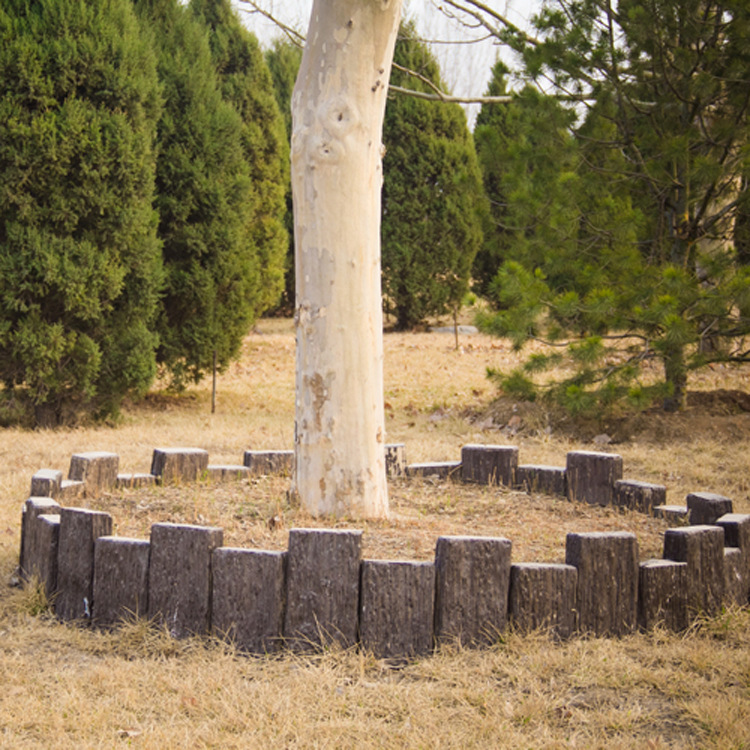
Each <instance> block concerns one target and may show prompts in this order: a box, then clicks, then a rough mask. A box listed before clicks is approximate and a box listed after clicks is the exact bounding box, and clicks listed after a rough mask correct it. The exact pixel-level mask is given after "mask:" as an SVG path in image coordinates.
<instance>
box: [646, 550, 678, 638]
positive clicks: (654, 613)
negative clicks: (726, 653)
mask: <svg viewBox="0 0 750 750" xmlns="http://www.w3.org/2000/svg"><path fill="white" fill-rule="evenodd" d="M687 589H688V566H687V563H684V562H675V561H673V560H645V561H644V562H642V563H641V564H640V565H639V566H638V626H639V627H640V628H641V629H642V630H651V629H652V628H654V627H655V626H657V625H663V626H664V627H665V628H667V629H668V630H673V631H676V632H679V631H681V630H684V629H685V628H687V626H688V625H689V624H690V620H689V616H688V606H687V604H688V597H687Z"/></svg>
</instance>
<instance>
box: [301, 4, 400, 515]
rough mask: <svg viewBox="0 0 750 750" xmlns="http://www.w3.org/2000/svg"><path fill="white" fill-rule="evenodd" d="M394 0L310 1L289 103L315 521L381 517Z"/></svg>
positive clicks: (308, 504) (304, 437) (307, 465)
mask: <svg viewBox="0 0 750 750" xmlns="http://www.w3.org/2000/svg"><path fill="white" fill-rule="evenodd" d="M400 6H401V0H315V2H314V4H313V8H312V15H311V18H310V26H309V30H308V35H307V45H306V47H305V52H304V55H303V58H302V65H301V67H300V72H299V76H298V78H297V83H296V85H295V89H294V95H293V98H292V116H293V121H294V125H293V132H292V190H293V195H294V224H295V245H296V253H297V255H296V261H295V264H296V288H297V300H296V311H295V325H296V332H297V382H296V426H295V433H296V434H295V459H296V460H295V476H294V491H295V492H296V493H297V494H298V495H299V497H300V499H301V501H302V503H303V505H304V507H305V508H306V509H307V510H308V511H309V512H310V513H312V514H313V515H315V516H318V515H337V516H340V515H355V516H360V517H384V516H387V514H388V491H387V485H386V473H385V416H384V409H383V333H382V332H383V317H382V303H381V290H380V214H381V207H380V196H381V188H382V181H383V175H382V163H381V162H382V128H383V114H384V111H385V101H386V94H387V89H388V80H389V77H390V69H391V61H392V58H393V48H394V45H395V41H396V34H397V32H398V25H399V18H400V10H401V8H400Z"/></svg>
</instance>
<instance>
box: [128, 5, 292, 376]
mask: <svg viewBox="0 0 750 750" xmlns="http://www.w3.org/2000/svg"><path fill="white" fill-rule="evenodd" d="M136 9H137V10H138V12H139V14H140V16H141V18H142V20H143V23H144V25H145V26H146V27H147V28H149V29H150V30H152V33H153V37H154V43H155V47H156V50H157V56H158V71H159V78H160V81H161V83H162V87H163V95H164V112H163V114H162V117H161V120H160V121H159V127H158V136H157V148H158V159H157V168H156V192H157V195H156V206H157V209H158V211H159V236H160V238H161V240H162V242H163V257H164V267H165V271H166V289H165V293H164V295H163V298H162V301H161V313H160V319H159V329H160V333H161V343H160V346H159V350H158V360H159V362H160V363H161V364H162V365H164V366H165V367H166V368H167V369H168V371H169V373H170V375H171V377H172V383H173V385H174V386H175V387H178V388H179V387H182V386H183V385H184V384H185V383H186V382H188V381H191V380H192V381H197V380H199V379H200V378H201V377H202V376H203V375H204V374H205V372H206V371H209V370H210V368H211V367H212V364H213V357H214V354H215V355H216V358H217V362H218V366H219V369H223V368H224V367H226V366H227V364H228V363H229V362H230V361H231V359H232V358H233V357H234V356H235V355H236V353H237V351H238V349H239V346H240V344H241V342H242V338H243V337H244V336H245V334H246V333H247V331H248V330H249V327H250V325H251V324H252V322H253V320H254V318H255V316H256V315H257V313H258V310H259V308H260V307H262V304H263V302H262V301H263V299H264V292H262V282H263V274H264V261H263V258H262V257H261V253H260V251H259V250H258V247H257V246H256V244H255V241H256V239H257V237H256V233H257V232H260V233H261V234H263V232H264V228H263V227H259V228H254V229H253V231H249V229H251V228H252V223H253V221H254V220H256V219H257V218H258V211H259V210H260V208H259V205H258V200H259V193H260V191H258V192H256V187H254V184H253V178H254V177H258V175H259V174H261V175H262V172H263V167H262V166H259V165H258V164H254V165H253V168H252V169H251V164H250V163H249V162H248V157H247V153H248V149H249V148H250V146H251V143H252V138H253V137H254V136H255V135H257V134H255V133H252V132H251V128H250V126H243V121H242V117H241V116H240V114H239V112H238V111H237V108H236V107H235V106H234V105H233V104H231V103H230V102H229V101H227V100H226V99H225V98H224V97H223V95H222V92H223V91H224V90H225V88H226V89H227V90H233V89H234V87H235V86H236V87H238V88H241V85H242V80H243V78H242V76H243V75H244V74H240V73H239V72H237V73H230V71H228V70H226V71H225V75H224V76H219V74H218V73H217V67H216V63H215V60H214V58H213V57H212V53H211V46H210V39H211V37H210V34H209V28H208V27H207V26H206V25H205V24H203V23H202V22H201V21H200V20H199V18H198V17H197V16H196V14H194V13H193V12H192V11H191V10H190V9H189V8H187V7H185V6H183V5H181V4H180V3H179V2H178V0H138V2H136ZM217 12H219V11H218V10H217ZM243 38H244V37H237V36H234V37H233V36H232V35H231V34H229V33H228V32H227V35H226V36H222V37H221V38H219V39H217V40H216V43H217V46H218V47H219V48H220V52H217V59H218V57H219V56H220V55H224V59H225V60H227V61H229V60H233V61H234V62H233V63H232V64H233V65H235V66H237V68H238V69H241V67H242V64H243V63H242V61H241V58H242V54H241V53H242V50H240V51H239V52H236V51H235V48H234V46H233V45H234V44H235V43H236V44H238V45H241V44H242V39H243ZM222 45H224V46H223V47H222ZM235 54H236V57H235ZM247 57H248V58H251V57H252V55H251V53H249V52H248V55H247ZM238 58H239V59H238ZM260 62H261V63H262V60H260ZM234 95H235V96H236V98H238V99H239V98H241V96H240V93H238V92H237V91H235V92H234ZM261 164H262V162H261ZM274 170H276V171H277V170H278V165H276V166H275V167H273V169H270V170H269V171H270V172H271V173H273V171H274ZM269 231H270V233H271V234H273V231H274V230H273V229H272V230H269ZM265 268H266V269H270V268H271V267H270V266H266V267H265Z"/></svg>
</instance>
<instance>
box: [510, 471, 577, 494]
mask: <svg viewBox="0 0 750 750" xmlns="http://www.w3.org/2000/svg"><path fill="white" fill-rule="evenodd" d="M516 486H518V487H520V488H521V489H523V490H525V491H526V492H541V493H542V494H545V495H561V496H562V497H567V495H568V480H567V477H566V472H565V467H564V466H543V465H541V464H540V465H535V464H522V465H520V466H517V467H516Z"/></svg>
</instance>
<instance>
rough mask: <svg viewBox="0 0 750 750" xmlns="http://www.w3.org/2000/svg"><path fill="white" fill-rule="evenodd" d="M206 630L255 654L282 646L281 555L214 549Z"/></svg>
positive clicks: (283, 576) (283, 590) (283, 556)
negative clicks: (209, 616)
mask: <svg viewBox="0 0 750 750" xmlns="http://www.w3.org/2000/svg"><path fill="white" fill-rule="evenodd" d="M212 570H213V595H212V596H213V599H212V601H213V604H212V607H211V610H212V611H211V616H212V622H211V629H212V631H213V633H214V635H217V636H219V637H221V638H228V639H229V640H231V641H232V643H234V644H235V645H236V646H237V648H239V649H241V650H242V651H248V652H250V653H255V654H268V653H273V652H275V651H278V650H279V649H280V648H281V645H282V639H281V634H282V628H283V624H284V604H285V595H286V552H266V551H263V550H255V549H238V548H234V547H219V548H218V549H215V550H214V552H213V562H212Z"/></svg>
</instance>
